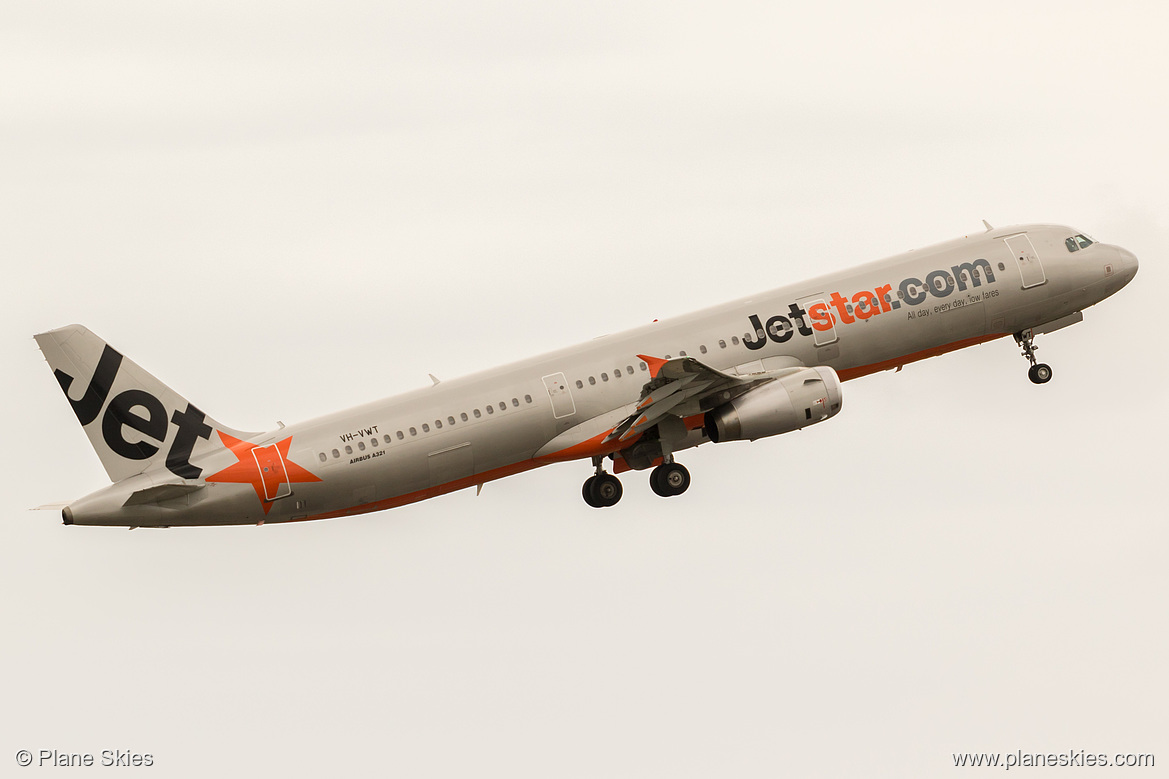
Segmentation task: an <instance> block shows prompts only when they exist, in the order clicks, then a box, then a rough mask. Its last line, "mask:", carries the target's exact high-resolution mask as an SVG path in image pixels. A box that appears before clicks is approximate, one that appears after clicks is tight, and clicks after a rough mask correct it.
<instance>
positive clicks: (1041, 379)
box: [1027, 363, 1051, 384]
mask: <svg viewBox="0 0 1169 779" xmlns="http://www.w3.org/2000/svg"><path fill="white" fill-rule="evenodd" d="M1027 378H1028V379H1030V380H1031V382H1032V383H1033V384H1046V383H1047V382H1049V381H1051V366H1050V365H1047V364H1045V363H1039V364H1038V365H1032V366H1031V369H1030V370H1028V371H1027Z"/></svg>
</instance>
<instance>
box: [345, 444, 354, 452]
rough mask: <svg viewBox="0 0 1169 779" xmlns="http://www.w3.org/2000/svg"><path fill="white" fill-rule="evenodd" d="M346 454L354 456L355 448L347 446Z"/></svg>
mask: <svg viewBox="0 0 1169 779" xmlns="http://www.w3.org/2000/svg"><path fill="white" fill-rule="evenodd" d="M345 454H353V447H352V446H350V445H349V444H345Z"/></svg>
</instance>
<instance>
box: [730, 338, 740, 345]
mask: <svg viewBox="0 0 1169 779" xmlns="http://www.w3.org/2000/svg"><path fill="white" fill-rule="evenodd" d="M731 343H732V344H733V345H734V346H738V345H739V336H737V335H732V336H731Z"/></svg>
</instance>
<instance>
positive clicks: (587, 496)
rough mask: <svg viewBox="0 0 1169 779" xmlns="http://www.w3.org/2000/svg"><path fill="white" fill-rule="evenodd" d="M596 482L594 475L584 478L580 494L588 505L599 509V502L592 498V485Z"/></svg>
mask: <svg viewBox="0 0 1169 779" xmlns="http://www.w3.org/2000/svg"><path fill="white" fill-rule="evenodd" d="M596 483H597V477H596V476H590V477H588V478H587V479H585V483H584V486H583V487H581V490H580V494H581V496H582V497H584V502H585V503H587V504H589V505H590V506H592V507H593V508H595V509H599V508H601V504H600V503H597V502H596V500H595V499H594V498H593V485H594V484H596Z"/></svg>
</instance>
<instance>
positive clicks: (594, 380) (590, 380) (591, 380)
mask: <svg viewBox="0 0 1169 779" xmlns="http://www.w3.org/2000/svg"><path fill="white" fill-rule="evenodd" d="M596 383H597V380H596V379H595V378H593V377H592V376H589V384H596Z"/></svg>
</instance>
